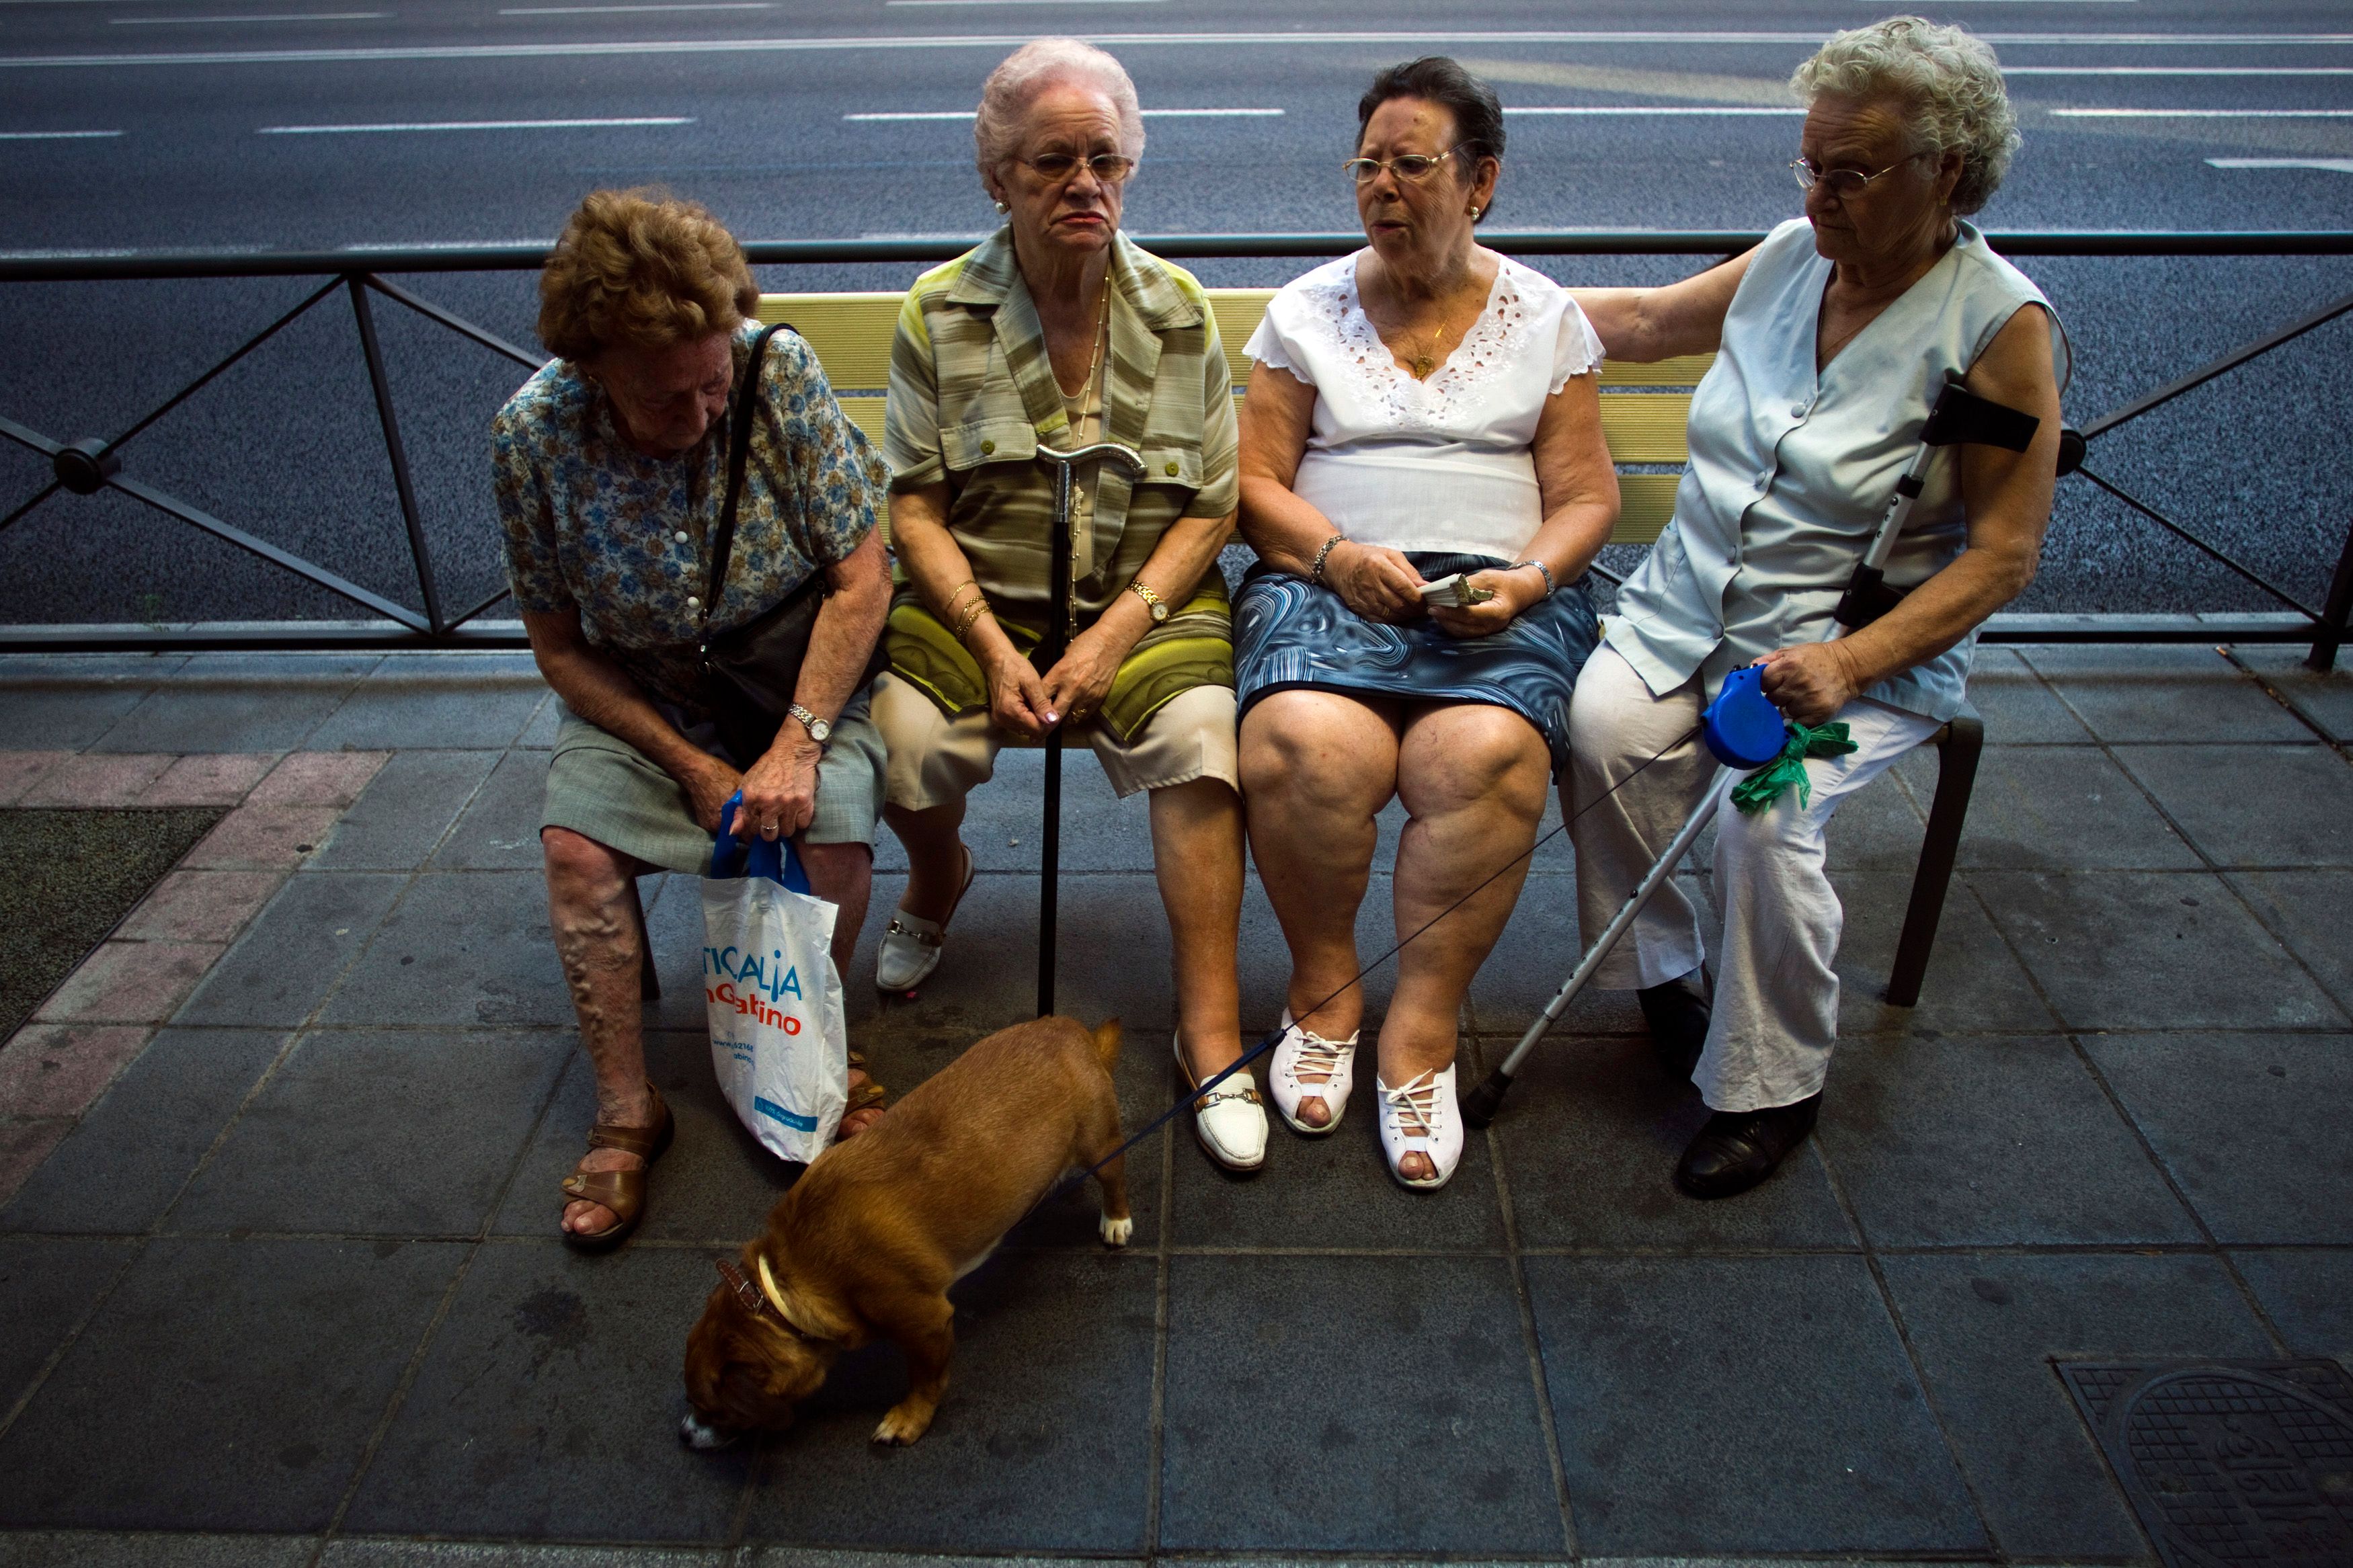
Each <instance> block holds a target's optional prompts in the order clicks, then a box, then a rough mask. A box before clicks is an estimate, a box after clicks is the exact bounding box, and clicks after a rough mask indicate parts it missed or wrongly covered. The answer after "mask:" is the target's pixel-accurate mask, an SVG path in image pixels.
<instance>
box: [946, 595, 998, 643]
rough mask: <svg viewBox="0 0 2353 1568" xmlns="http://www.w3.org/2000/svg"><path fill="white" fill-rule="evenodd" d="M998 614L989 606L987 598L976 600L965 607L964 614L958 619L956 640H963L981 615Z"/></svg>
mask: <svg viewBox="0 0 2353 1568" xmlns="http://www.w3.org/2000/svg"><path fill="white" fill-rule="evenodd" d="M996 614H997V612H996V611H994V610H992V609H990V608H989V607H988V601H987V599H986V598H982V599H976V600H975V601H974V602H973V603H972V604H971V605H968V606H966V607H965V612H964V615H963V616H961V617H960V618H959V619H958V620H957V621H956V624H955V640H956V641H958V642H963V641H964V640H965V637H966V635H967V634H968V633H970V632H971V630H972V628H973V624H974V623H975V622H976V621H978V620H979V619H980V617H981V616H992V617H993V616H995V615H996Z"/></svg>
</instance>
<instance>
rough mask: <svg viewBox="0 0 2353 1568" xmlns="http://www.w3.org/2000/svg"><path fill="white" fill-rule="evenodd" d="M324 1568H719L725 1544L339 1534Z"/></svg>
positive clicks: (327, 1556)
mask: <svg viewBox="0 0 2353 1568" xmlns="http://www.w3.org/2000/svg"><path fill="white" fill-rule="evenodd" d="M319 1561H320V1563H322V1565H324V1568H696V1565H697V1564H708V1565H710V1568H722V1565H723V1564H724V1563H726V1562H727V1551H726V1549H725V1548H724V1547H695V1546H575V1545H556V1544H554V1543H552V1542H528V1541H407V1540H402V1539H400V1538H398V1537H385V1538H380V1539H377V1540H373V1541H370V1540H364V1539H359V1538H354V1537H352V1536H343V1537H339V1538H338V1539H337V1540H335V1541H334V1542H332V1543H331V1544H330V1545H329V1546H328V1548H327V1551H326V1554H325V1555H324V1556H323V1557H322V1558H321V1559H320V1560H319Z"/></svg>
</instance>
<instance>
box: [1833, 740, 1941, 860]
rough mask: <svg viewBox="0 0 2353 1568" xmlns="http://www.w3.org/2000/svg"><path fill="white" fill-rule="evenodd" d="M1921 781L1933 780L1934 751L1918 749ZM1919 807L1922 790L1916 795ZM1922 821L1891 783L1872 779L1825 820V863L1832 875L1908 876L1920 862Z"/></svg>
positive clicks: (1924, 793)
mask: <svg viewBox="0 0 2353 1568" xmlns="http://www.w3.org/2000/svg"><path fill="white" fill-rule="evenodd" d="M1920 752H1921V753H1922V754H1923V755H1924V756H1925V757H1926V767H1927V769H1928V772H1927V773H1926V775H1925V776H1926V782H1927V783H1928V784H1930V786H1931V787H1933V784H1934V781H1935V778H1936V755H1935V753H1936V748H1935V747H1933V746H1923V747H1921V748H1920ZM1919 798H1920V802H1921V804H1922V805H1923V806H1925V805H1926V803H1927V800H1928V794H1927V791H1926V790H1925V789H1924V790H1923V791H1922V792H1921V795H1920V797H1919ZM1926 824H1927V819H1926V817H1925V816H1922V815H1921V814H1920V812H1919V811H1918V810H1915V808H1914V806H1913V803H1912V799H1911V797H1910V796H1908V795H1905V793H1904V789H1903V786H1902V785H1900V784H1898V783H1897V782H1896V781H1895V780H1894V779H1892V778H1880V779H1874V780H1873V782H1872V783H1871V784H1867V785H1865V786H1864V787H1863V788H1862V791H1861V792H1859V793H1858V794H1856V795H1851V796H1849V797H1848V798H1847V799H1846V801H1845V802H1843V803H1842V804H1841V805H1840V806H1839V808H1838V813H1837V815H1836V816H1833V817H1832V818H1831V829H1830V836H1829V838H1830V841H1829V846H1828V853H1827V857H1826V859H1827V863H1828V865H1829V866H1830V868H1831V872H1832V873H1833V874H1834V875H1835V874H1839V873H1843V872H1849V871H1908V870H1910V869H1911V868H1913V867H1914V866H1915V865H1917V864H1918V863H1919V860H1920V836H1921V834H1922V833H1923V832H1925V831H1926Z"/></svg>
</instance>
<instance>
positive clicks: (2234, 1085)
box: [2084, 1035, 2353, 1243]
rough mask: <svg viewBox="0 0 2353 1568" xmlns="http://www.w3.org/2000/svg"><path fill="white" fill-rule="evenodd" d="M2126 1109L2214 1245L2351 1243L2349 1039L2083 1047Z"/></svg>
mask: <svg viewBox="0 0 2353 1568" xmlns="http://www.w3.org/2000/svg"><path fill="white" fill-rule="evenodd" d="M2084 1048H2085V1049H2086V1050H2087V1051H2089V1052H2090V1053H2091V1056H2092V1059H2093V1060H2094V1061H2095V1062H2096V1063H2098V1064H2099V1068H2100V1071H2101V1072H2102V1073H2103V1074H2104V1075H2105V1077H2106V1079H2107V1080H2108V1082H2109V1083H2110V1084H2111V1085H2113V1086H2114V1087H2115V1089H2116V1096H2117V1098H2118V1099H2119V1100H2122V1101H2123V1102H2124V1105H2125V1109H2126V1110H2127V1111H2128V1112H2130V1113H2131V1115H2132V1117H2133V1120H2134V1121H2136V1122H2137V1123H2138V1124H2139V1126H2140V1129H2141V1131H2143V1132H2144V1133H2146V1134H2147V1137H2148V1141H2149V1143H2150V1145H2151V1146H2152V1147H2153V1148H2155V1149H2156V1151H2157V1153H2158V1158H2159V1159H2161V1160H2163V1161H2164V1162H2165V1163H2166V1167H2167V1168H2168V1170H2170V1171H2171V1172H2172V1173H2173V1179H2174V1180H2175V1181H2176V1182H2178V1183H2179V1184H2180V1186H2181V1190H2182V1193H2183V1194H2184V1195H2185V1196H2187V1197H2188V1198H2189V1202H2190V1204H2191V1205H2192V1206H2193V1207H2195V1208H2196V1209H2197V1211H2198V1213H2199V1215H2200V1217H2201V1218H2203V1219H2204V1220H2205V1222H2206V1223H2207V1225H2208V1226H2211V1227H2212V1229H2213V1232H2214V1235H2215V1237H2217V1238H2218V1239H2220V1240H2221V1241H2225V1242H2339V1243H2342V1242H2353V1204H2348V1203H2346V1202H2344V1201H2343V1199H2344V1196H2345V1194H2348V1193H2353V1121H2348V1120H2347V1119H2346V1118H2345V1117H2344V1116H2342V1115H2340V1114H2337V1111H2336V1110H2333V1109H2330V1108H2335V1107H2342V1106H2344V1105H2346V1104H2347V1103H2348V1102H2353V1037H2346V1036H2343V1035H2268V1036H2267V1035H2144V1036H2136V1035H2118V1036H2110V1037H2087V1038H2086V1039H2085V1040H2084Z"/></svg>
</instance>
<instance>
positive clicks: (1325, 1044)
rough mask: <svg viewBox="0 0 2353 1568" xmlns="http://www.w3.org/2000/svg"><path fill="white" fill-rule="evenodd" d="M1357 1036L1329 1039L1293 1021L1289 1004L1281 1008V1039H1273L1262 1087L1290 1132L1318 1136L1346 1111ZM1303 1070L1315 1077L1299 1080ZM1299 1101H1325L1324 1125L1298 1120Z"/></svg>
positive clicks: (1352, 1074) (1351, 1084)
mask: <svg viewBox="0 0 2353 1568" xmlns="http://www.w3.org/2000/svg"><path fill="white" fill-rule="evenodd" d="M1359 1033H1362V1031H1359ZM1302 1073H1313V1074H1314V1075H1316V1081H1314V1082H1303V1081H1301V1079H1300V1075H1301V1074H1302ZM1355 1086H1356V1035H1350V1036H1349V1037H1347V1038H1346V1039H1345V1040H1327V1039H1325V1038H1324V1037H1323V1036H1321V1035H1318V1034H1315V1033H1314V1032H1313V1031H1311V1030H1309V1029H1305V1028H1303V1027H1302V1026H1299V1025H1298V1024H1295V1023H1293V1021H1292V1017H1291V1009H1290V1008H1288V1007H1286V1008H1284V1009H1283V1010H1282V1039H1281V1040H1279V1041H1277V1042H1276V1044H1275V1047H1274V1059H1273V1060H1272V1061H1271V1062H1270V1063H1269V1064H1268V1065H1267V1069H1266V1087H1267V1089H1268V1090H1269V1091H1270V1092H1271V1093H1272V1094H1273V1096H1274V1109H1275V1110H1277V1111H1279V1112H1281V1113H1282V1120H1283V1121H1284V1123H1285V1124H1286V1125H1287V1126H1289V1127H1290V1129H1291V1130H1292V1131H1293V1132H1303V1133H1305V1134H1306V1135H1307V1136H1308V1137H1310V1138H1321V1137H1323V1136H1324V1134H1325V1133H1327V1132H1330V1131H1332V1130H1333V1129H1335V1128H1336V1127H1338V1126H1339V1125H1340V1116H1341V1113H1342V1112H1343V1111H1345V1110H1347V1109H1348V1091H1349V1089H1352V1088H1354V1087H1355ZM1301 1100H1322V1101H1323V1102H1324V1116H1325V1121H1324V1123H1323V1125H1321V1126H1318V1125H1316V1124H1315V1123H1314V1122H1313V1121H1301V1120H1300V1118H1299V1102H1300V1101H1301Z"/></svg>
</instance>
